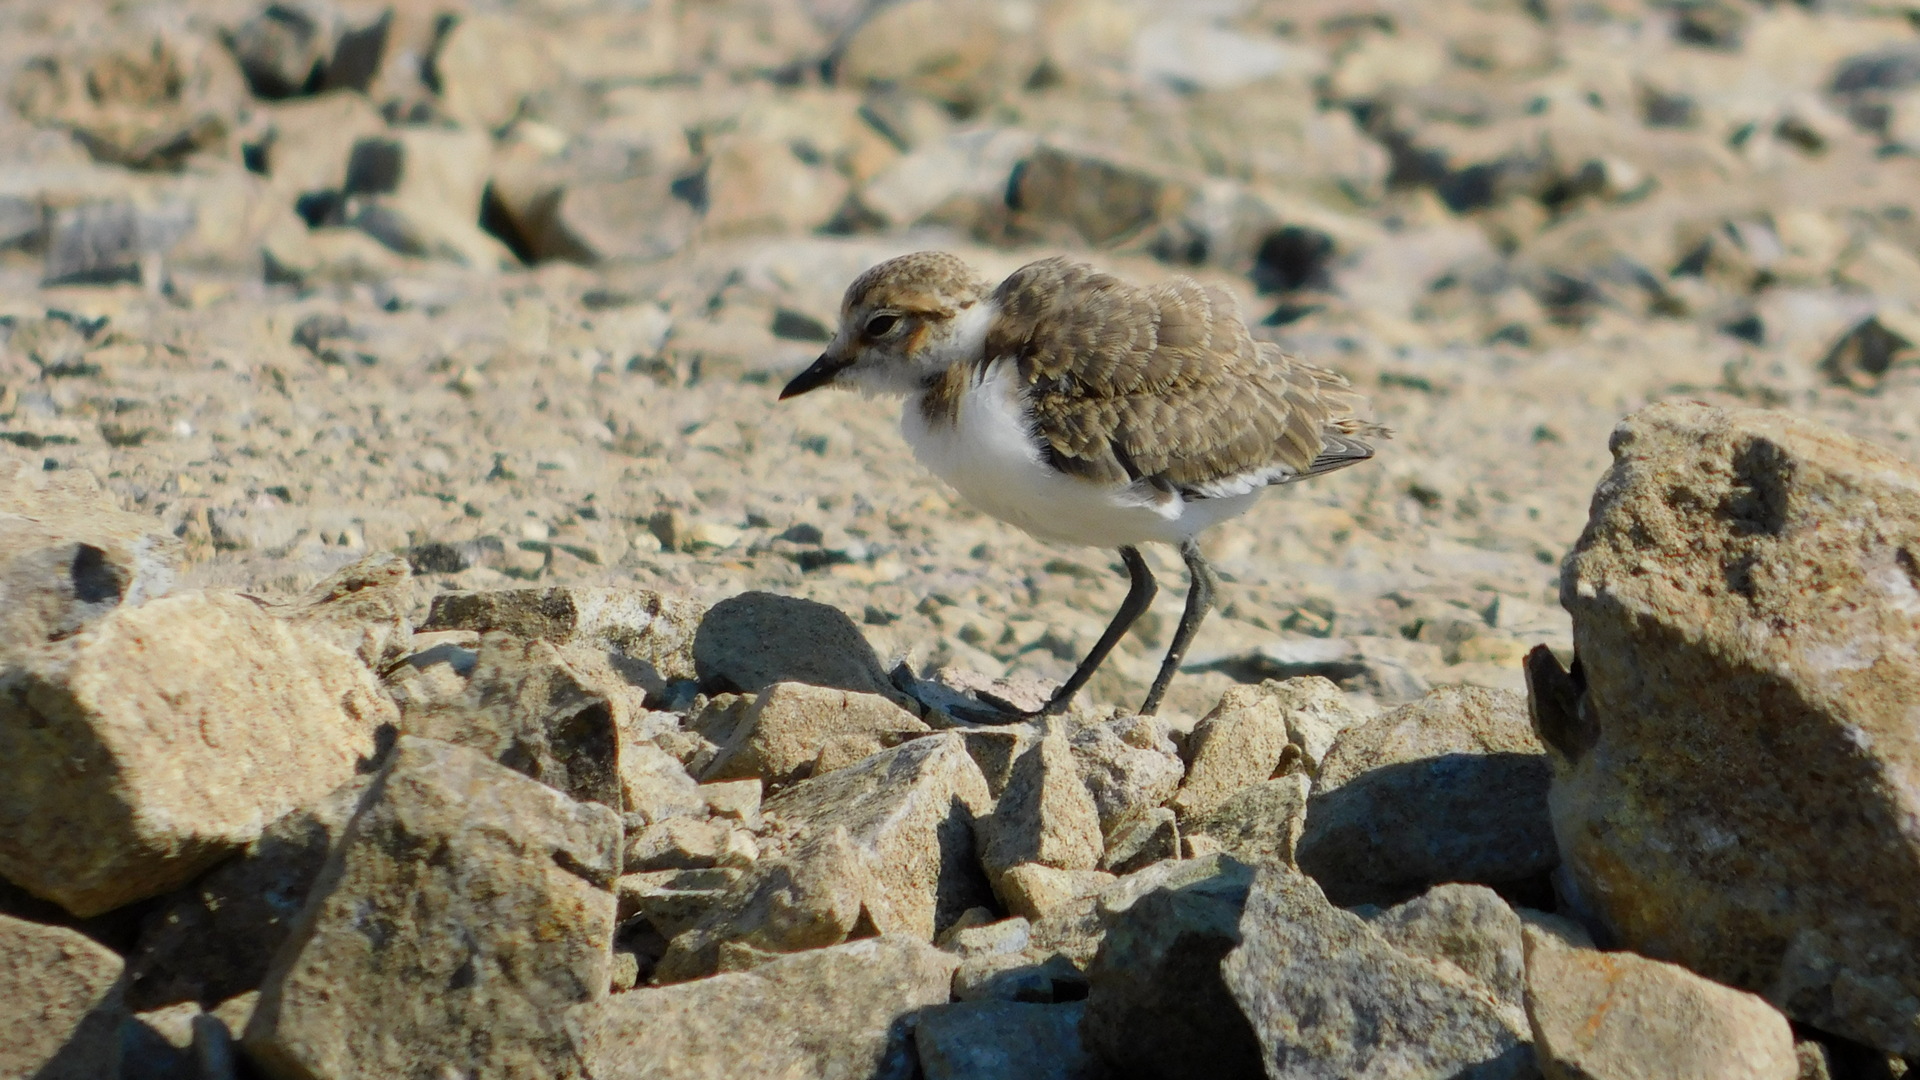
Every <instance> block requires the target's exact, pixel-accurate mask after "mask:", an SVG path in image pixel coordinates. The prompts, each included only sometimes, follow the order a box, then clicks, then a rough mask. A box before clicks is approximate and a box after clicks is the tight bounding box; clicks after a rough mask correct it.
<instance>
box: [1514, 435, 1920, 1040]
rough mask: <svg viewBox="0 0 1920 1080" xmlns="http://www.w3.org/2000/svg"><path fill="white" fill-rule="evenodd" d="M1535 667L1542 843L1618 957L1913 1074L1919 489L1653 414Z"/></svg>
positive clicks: (1827, 447) (1836, 440) (1851, 459)
mask: <svg viewBox="0 0 1920 1080" xmlns="http://www.w3.org/2000/svg"><path fill="white" fill-rule="evenodd" d="M1613 454H1614V464H1613V468H1612V470H1611V471H1610V472H1609V473H1608V474H1607V475H1606V477H1605V478H1604V479H1603V480H1602V481H1601V483H1600V486H1599V488H1598V490H1597V491H1596V493H1595V496H1594V503H1593V512H1592V517H1591V520H1590V521H1589V522H1588V525H1587V529H1586V531H1585V532H1584V533H1583V534H1582V536H1581V538H1580V542H1579V544H1578V546H1577V547H1576V548H1575V549H1574V552H1573V554H1572V555H1571V556H1570V557H1569V559H1568V561H1567V565H1566V570H1565V573H1564V574H1563V576H1562V584H1561V599H1562V602H1563V603H1564V604H1565V605H1566V607H1567V609H1568V610H1569V611H1570V612H1572V614H1573V633H1574V645H1575V647H1576V650H1577V653H1578V656H1579V666H1578V669H1577V672H1576V675H1575V676H1574V677H1571V678H1570V677H1567V676H1565V675H1561V674H1560V672H1559V668H1558V665H1557V664H1553V663H1551V659H1550V658H1548V657H1543V656H1536V658H1535V660H1534V662H1533V663H1532V664H1531V665H1530V669H1529V670H1530V674H1531V675H1532V676H1533V678H1532V683H1533V687H1532V689H1533V696H1534V711H1535V722H1536V724H1537V725H1538V726H1539V728H1540V730H1541V733H1542V735H1543V736H1544V738H1545V739H1546V741H1547V742H1548V743H1549V744H1550V745H1551V746H1552V747H1553V748H1554V751H1555V757H1556V759H1557V766H1556V775H1555V779H1554V783H1553V792H1552V811H1553V827H1554V832H1555V835H1556V836H1557V838H1558V841H1559V846H1560V851H1561V855H1562V857H1563V859H1564V860H1565V863H1566V869H1567V870H1568V871H1569V876H1570V878H1571V881H1572V883H1573V885H1574V886H1575V887H1576V888H1577V890H1578V895H1579V897H1580V898H1581V899H1582V901H1583V902H1584V903H1585V904H1586V905H1588V906H1589V907H1590V908H1591V909H1592V912H1593V913H1594V914H1595V915H1597V916H1599V917H1600V918H1602V919H1603V920H1604V921H1605V922H1606V923H1607V924H1608V925H1609V926H1610V927H1611V929H1612V930H1613V932H1614V933H1615V934H1616V935H1617V938H1618V940H1619V941H1620V942H1621V943H1622V944H1623V945H1625V946H1626V947H1628V948H1631V949H1633V950H1635V951H1636V952H1640V953H1643V954H1645V955H1648V956H1652V957H1655V958H1658V959H1663V960H1670V961H1673V962H1676V963H1679V964H1682V965H1684V966H1686V967H1688V968H1690V969H1692V970H1694V971H1697V972H1699V973H1701V974H1703V975H1706V976H1707V977H1709V978H1713V979H1716V980H1718V981H1721V982H1725V983H1728V984H1730V985H1734V986H1738V987H1741V988H1744V989H1747V990H1751V991H1754V992H1756V993H1759V994H1762V995H1764V996H1765V997H1766V998H1767V999H1768V1000H1770V1001H1772V1002H1773V1003H1774V1004H1775V1005H1777V1006H1779V1007H1780V1008H1781V1009H1782V1010H1783V1011H1785V1012H1786V1013H1787V1015H1789V1016H1791V1017H1794V1018H1795V1019H1798V1020H1803V1021H1806V1022H1808V1023H1811V1024H1814V1025H1816V1026H1818V1027H1820V1028H1822V1029H1824V1030H1828V1031H1833V1032H1837V1033H1840V1034H1843V1035H1846V1036H1848V1037H1850V1038H1853V1039H1856V1040H1859V1041H1861V1042H1865V1043H1868V1044H1870V1045H1873V1046H1877V1047H1879V1048H1881V1049H1883V1050H1887V1051H1890V1052H1894V1053H1901V1054H1906V1055H1908V1056H1912V1055H1914V1054H1916V1053H1920V899H1916V898H1920V835H1916V833H1915V831H1914V827H1913V825H1912V822H1913V821H1914V820H1915V819H1916V815H1920V730H1917V729H1916V728H1915V726H1914V720H1913V711H1912V710H1913V702H1914V701H1915V700H1916V698H1920V651H1916V646H1920V563H1916V553H1920V469H1915V468H1914V467H1913V466H1912V465H1910V464H1908V463H1907V462H1905V461H1902V460H1901V459H1899V458H1897V457H1895V456H1894V455H1892V454H1889V453H1887V452H1885V451H1883V450H1880V449H1878V448H1876V447H1873V446H1869V445H1867V444H1865V443H1862V442H1859V441H1857V440H1854V439H1851V438H1848V437H1846V436H1844V435H1841V434H1840V433H1838V432H1835V431H1831V430H1829V429H1826V428H1822V427H1819V426H1817V425H1815V424H1811V423H1808V422H1805V421H1801V420H1794V419H1790V418H1787V417H1784V416H1782V415H1780V414H1778V413H1771V412H1758V411H1739V412H1731V411H1723V410H1719V409H1712V408H1707V407H1705V406H1701V405H1696V404H1671V405H1658V406H1654V407H1652V408H1649V409H1646V410H1644V411H1642V412H1640V413H1637V414H1635V415H1634V416H1632V417H1629V418H1628V419H1627V420H1626V421H1625V422H1624V423H1622V424H1621V426H1620V427H1619V428H1617V429H1616V430H1615V432H1614V436H1613Z"/></svg>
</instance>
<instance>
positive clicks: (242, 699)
mask: <svg viewBox="0 0 1920 1080" xmlns="http://www.w3.org/2000/svg"><path fill="white" fill-rule="evenodd" d="M0 686H3V687H4V691H3V692H0V760H4V761H6V762H7V763H8V774H9V777H10V781H9V782H8V783H7V784H5V785H0V873H4V875H5V876H6V877H7V878H8V879H10V880H12V881H14V882H16V883H18V884H19V885H21V886H22V887H24V888H26V889H28V890H29V891H31V892H33V893H35V894H37V895H40V896H43V897H46V898H47V899H50V900H54V901H56V902H58V903H59V904H61V905H62V906H64V907H66V908H67V909H68V910H70V911H72V912H73V913H74V914H76V915H92V914H97V913H99V912H103V911H108V910H111V909H113V908H115V907H118V906H120V905H121V904H124V903H128V902H130V901H133V900H138V899H141V898H143V897H147V896H153V895H155V894H157V893H161V892H165V891H166V890H168V889H171V888H174V887H175V886H178V885H181V884H183V883H185V882H186V881H188V880H190V879H191V878H193V877H194V876H195V875H196V874H198V873H200V872H201V871H202V870H205V869H206V868H207V867H209V866H211V865H213V864H214V863H216V862H218V861H219V860H220V859H222V858H224V857H225V856H227V855H229V854H231V853H233V852H234V851H236V850H238V849H239V848H241V847H244V846H245V845H247V844H248V843H251V842H252V841H253V840H254V839H255V838H256V837H258V836H259V835H260V834H261V831H262V830H264V829H265V828H266V827H267V825H268V824H269V823H270V822H272V821H273V820H274V819H276V818H278V817H279V816H280V815H282V814H284V813H286V812H287V811H288V810H291V809H293V808H294V807H296V806H300V805H303V804H305V803H307V802H310V801H313V800H317V799H318V798H320V797H321V796H323V795H325V794H326V793H327V792H329V791H332V790H333V789H334V788H336V787H338V786H339V785H340V784H341V783H342V782H344V781H345V780H347V779H348V778H350V777H351V776H353V775H354V772H355V770H356V769H357V768H359V767H361V766H363V765H364V764H365V763H366V762H367V761H368V760H369V759H370V758H371V757H372V756H373V754H374V744H375V731H376V729H377V728H378V727H380V726H381V725H383V724H390V723H392V722H393V721H395V720H396V719H397V718H398V715H397V712H396V711H395V709H394V707H393V704H392V702H391V701H389V700H388V699H387V697H386V696H385V695H383V694H381V693H380V691H379V688H378V686H377V685H376V684H375V683H374V681H373V676H372V674H371V673H370V672H369V671H368V670H367V668H366V665H364V664H362V663H361V662H360V660H359V659H358V658H357V657H355V656H353V655H351V654H349V653H347V652H346V651H344V650H342V649H340V648H338V647H337V646H334V645H331V644H329V643H327V642H326V641H323V640H321V639H320V638H318V637H316V636H314V635H312V634H310V633H308V632H306V631H304V630H302V629H301V628H299V627H297V626H293V625H290V624H289V623H287V622H285V621H283V620H280V619H276V618H274V617H273V616H272V615H269V614H267V613H266V612H265V611H264V610H262V609H261V607H260V605H258V604H256V603H255V602H253V601H252V600H249V599H247V598H245V597H241V596H234V595H228V594H220V593H187V594H182V595H178V596H172V597H166V598H163V599H160V600H155V601H153V602H152V603H149V604H146V605H145V606H142V607H122V608H119V609H116V610H114V611H112V612H111V613H109V614H107V615H105V616H103V617H101V618H100V619H98V620H97V621H95V622H93V623H92V624H91V625H89V626H88V627H87V628H86V629H84V630H82V631H81V632H80V633H79V634H76V635H75V636H73V637H70V638H67V639H65V640H62V641H57V642H53V643H51V644H48V645H46V646H44V647H42V648H41V649H40V650H38V651H37V652H36V653H34V654H32V655H31V656H27V657H24V658H23V659H22V660H21V662H20V663H19V664H18V666H15V667H12V668H10V669H7V670H6V671H5V672H4V673H0Z"/></svg>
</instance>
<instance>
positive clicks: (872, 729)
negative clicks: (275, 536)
mask: <svg viewBox="0 0 1920 1080" xmlns="http://www.w3.org/2000/svg"><path fill="white" fill-rule="evenodd" d="M931 730H933V729H931V728H929V727H928V726H927V725H926V723H925V722H923V721H922V720H921V719H920V718H919V717H917V716H915V715H913V714H912V713H910V712H907V711H906V710H905V709H902V708H901V707H900V706H898V705H895V704H894V703H893V702H891V701H889V700H887V699H886V698H883V697H881V696H879V695H878V694H862V693H853V692H849V691H845V690H835V689H833V688H831V687H825V686H810V685H808V684H806V683H795V682H779V683H775V684H773V685H772V686H770V687H768V688H767V689H766V690H764V691H762V692H761V693H760V695H759V696H758V697H757V698H756V699H755V700H754V703H753V704H752V706H750V707H749V708H748V709H747V712H746V715H745V716H744V717H742V718H741V720H740V722H739V723H738V724H737V725H736V726H735V727H734V728H733V730H732V732H731V734H730V736H729V737H728V739H727V741H726V742H725V743H723V744H722V745H721V747H720V752H719V753H718V754H717V755H715V757H714V759H713V763H712V764H711V765H708V766H707V768H706V770H705V771H704V772H703V774H702V779H704V780H729V779H735V778H738V777H749V776H757V777H761V778H763V779H765V780H766V781H767V784H768V786H769V787H774V788H778V787H786V786H788V785H791V784H793V783H794V782H796V781H798V780H804V779H806V778H807V776H809V775H811V773H812V766H813V765H814V763H815V761H816V760H817V759H818V758H819V756H820V753H821V749H822V746H823V744H825V743H826V742H827V741H828V740H830V739H838V738H852V739H855V740H857V741H858V742H859V743H860V746H861V747H862V748H866V752H865V753H857V751H856V750H852V749H849V750H847V751H846V752H845V753H846V754H850V755H854V756H852V757H851V760H853V761H858V760H859V759H860V758H864V757H868V756H870V755H872V754H877V753H879V752H880V751H882V750H884V749H886V748H887V747H888V746H889V745H891V744H897V743H898V742H900V741H901V740H902V739H905V738H911V737H912V736H914V735H920V734H925V733H926V732H928V731H931Z"/></svg>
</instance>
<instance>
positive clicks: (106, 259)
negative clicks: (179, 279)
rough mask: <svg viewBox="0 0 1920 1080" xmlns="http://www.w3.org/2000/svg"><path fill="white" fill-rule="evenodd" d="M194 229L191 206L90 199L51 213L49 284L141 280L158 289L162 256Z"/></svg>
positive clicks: (108, 282) (48, 245)
mask: <svg viewBox="0 0 1920 1080" xmlns="http://www.w3.org/2000/svg"><path fill="white" fill-rule="evenodd" d="M192 228H193V208H192V207H191V206H167V207H157V208H154V209H143V208H141V207H138V206H135V205H134V204H133V203H130V202H100V203H87V204H85V205H82V206H76V207H73V208H71V209H67V210H62V211H60V212H58V213H56V214H54V215H53V217H52V219H51V221H50V222H49V223H48V227H47V264H46V275H45V278H44V282H43V283H44V284H46V285H112V284H116V283H120V282H142V283H145V284H147V285H148V286H150V287H153V288H158V287H159V286H160V284H161V277H160V270H159V266H160V263H159V260H160V258H161V257H162V256H164V255H165V254H166V253H167V252H168V251H170V250H172V248H173V246H174V245H175V244H177V243H179V242H180V240H181V238H182V237H184V236H186V235H187V233H188V232H189V231H190V230H191V229H192Z"/></svg>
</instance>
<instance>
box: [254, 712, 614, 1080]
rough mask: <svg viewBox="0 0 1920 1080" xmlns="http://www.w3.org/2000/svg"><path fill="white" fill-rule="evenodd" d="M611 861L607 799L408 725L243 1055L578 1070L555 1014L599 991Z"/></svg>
mask: <svg viewBox="0 0 1920 1080" xmlns="http://www.w3.org/2000/svg"><path fill="white" fill-rule="evenodd" d="M619 857H620V821H619V818H618V817H617V816H616V815H615V814H614V813H613V812H612V811H610V810H608V809H607V808H605V807H603V806H598V805H595V804H592V803H577V802H574V801H573V800H571V799H568V798H567V797H566V796H564V795H562V794H560V793H559V792H557V791H555V790H553V789H552V788H550V787H547V786H546V785H544V784H540V783H537V782H535V781H532V780H529V779H527V778H526V777H524V776H521V775H520V774H519V773H516V772H514V771H512V770H510V769H507V768H504V767H502V766H499V765H496V764H494V763H493V762H490V761H488V760H487V759H486V758H485V757H483V756H482V755H480V754H479V753H477V752H475V751H472V750H468V749H465V748H463V747H457V746H452V745H450V744H447V743H442V742H436V741H434V740H430V739H417V738H412V737H402V738H401V740H400V742H399V745H398V746H397V747H396V749H395V751H394V754H393V757H392V759H391V761H390V762H389V763H388V765H387V767H386V768H385V769H384V770H383V771H382V772H381V773H380V775H379V777H378V779H377V780H376V781H375V786H374V789H373V790H372V791H371V792H370V793H369V795H368V798H367V802H366V803H365V805H364V806H363V807H362V809H361V810H360V812H359V813H358V814H357V815H355V817H354V819H353V822H352V824H351V825H350V826H349V827H348V830H347V835H346V836H345V838H344V839H343V840H342V842H341V844H340V845H339V846H338V847H337V848H336V849H335V850H334V853H333V855H332V857H331V858H329V860H328V862H327V866H326V868H325V870H323V871H322V874H321V878H320V881H319V882H318V883H317V884H316V885H315V887H314V891H313V895H312V896H311V897H309V899H308V901H307V906H306V909H305V910H304V911H302V912H301V915H300V918H299V921H298V923H297V924H296V926H295V928H294V932H293V935H292V937H291V939H290V940H289V941H288V943H287V945H286V947H285V948H283V949H282V950H281V953H280V955H279V957H278V958H277V959H276V961H275V963H274V967H273V970H272V971H271V972H270V973H269V974H268V977H267V981H266V984H265V986H264V988H263V993H262V996H261V1000H260V1004H259V1007H258V1008H257V1010H256V1011H255V1012H254V1014H253V1018H252V1020H251V1021H250V1022H249V1023H248V1025H247V1031H246V1037H245V1045H246V1048H247V1053H248V1056H249V1057H251V1058H253V1059H254V1060H255V1061H256V1062H259V1063H260V1064H261V1065H262V1066H263V1067H264V1068H265V1069H266V1070H267V1071H268V1072H269V1073H270V1074H274V1075H292V1076H348V1075H366V1074H369V1073H377V1074H380V1075H406V1074H408V1073H411V1072H414V1071H417V1070H419V1069H421V1068H423V1067H424V1066H423V1065H422V1064H421V1063H422V1062H434V1063H437V1066H445V1067H448V1068H453V1069H456V1070H461V1071H468V1070H471V1071H475V1072H484V1073H487V1074H491V1075H514V1076H553V1077H570V1076H571V1077H577V1076H580V1075H582V1073H581V1068H580V1061H579V1057H578V1055H577V1053H576V1050H575V1047H574V1045H573V1042H572V1040H571V1039H570V1038H569V1036H568V1034H567V1032H566V1030H565V1028H564V1027H563V1023H562V1018H563V1016H564V1015H565V1010H566V1008H567V1006H570V1005H574V1004H578V1003H581V1002H587V1001H592V1000H594V999H596V998H600V997H603V996H604V995H605V994H606V992H607V986H608V982H609V975H610V971H611V945H612V940H613V925H614V922H613V919H614V895H613V892H612V891H611V890H612V884H613V881H614V878H615V877H616V876H617V874H618V872H619ZM482 1030H484V1031H485V1032H486V1033H487V1037H486V1038H485V1039H475V1038H474V1032H476V1031H482Z"/></svg>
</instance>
